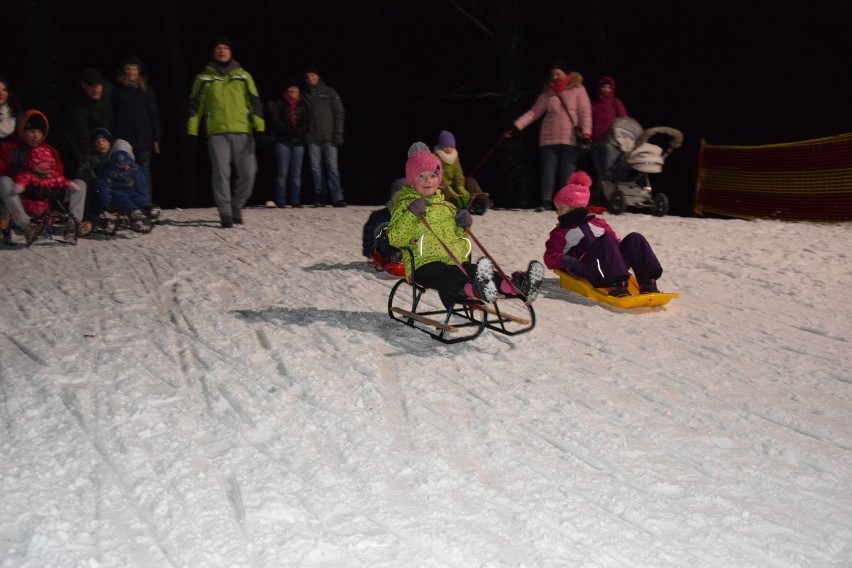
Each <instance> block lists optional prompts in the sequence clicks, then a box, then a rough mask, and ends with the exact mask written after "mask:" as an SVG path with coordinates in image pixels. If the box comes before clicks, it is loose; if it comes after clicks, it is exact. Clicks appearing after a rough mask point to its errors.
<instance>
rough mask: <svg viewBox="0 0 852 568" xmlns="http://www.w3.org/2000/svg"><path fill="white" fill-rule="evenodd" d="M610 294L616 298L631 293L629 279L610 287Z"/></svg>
mask: <svg viewBox="0 0 852 568" xmlns="http://www.w3.org/2000/svg"><path fill="white" fill-rule="evenodd" d="M608 290H609V295H610V296H613V297H614V298H624V297H625V296H629V295H630V290H629V289H628V288H627V281H626V280H623V281H621V282H618V283H616V284H615V285H614V286H610V287H609V288H608Z"/></svg>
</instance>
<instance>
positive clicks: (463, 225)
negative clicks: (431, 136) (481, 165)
mask: <svg viewBox="0 0 852 568" xmlns="http://www.w3.org/2000/svg"><path fill="white" fill-rule="evenodd" d="M408 156H409V157H408V161H407V162H406V164H405V185H403V187H402V189H401V190H399V193H398V194H397V196H396V204H395V205H394V207H393V210H392V212H391V220H390V224H389V225H388V239H389V240H390V244H391V245H392V246H395V247H397V248H399V249H406V250H404V253H403V261H404V262H405V275H406V276H407V277H408V278H409V279H412V278H413V279H414V281H415V282H416V283H417V284H419V285H421V286H425V287H426V288H433V289H435V290H437V291H438V294H439V295H440V297H441V302H442V303H443V304H444V306H445V307H446V308H447V309H450V308H451V307H452V306H453V305H454V304H456V303H457V302H468V301H471V300H473V301H484V302H488V303H491V302H494V301H495V300H496V299H497V295H498V293H500V292H503V293H506V294H513V293H516V292H515V290H518V291H520V292H521V294H523V296H524V297H526V299H527V301H529V302H531V301H532V300H534V299H535V297H536V296H537V294H538V287H539V285H540V284H541V280H542V278H543V277H544V267H543V266H542V264H541V263H540V262H538V261H536V260H534V261H532V262H530V263H529V266H528V268H527V270H526V272H520V271H519V272H515V273H513V274H512V276H511V280H512V282H506V281H505V280H503V278H501V277H500V276H498V275H496V274H495V271H494V265H493V263H492V262H491V259H489V258H488V257H487V256H484V257H482V258H480V259H479V261H478V262H477V263H476V264H473V263H471V261H470V253H471V250H472V245H471V240H470V239H469V238H468V234H467V232H466V229H467V228H468V227H470V226H471V224H472V223H473V219H472V217H471V215H470V212H469V211H467V210H466V209H456V207H455V205H453V204H452V203H450V202H449V201H447V200H446V199H445V198H444V195H443V194H442V193H441V191H440V190H439V188H440V185H441V178H442V174H443V171H442V170H443V168H442V165H441V160H440V159H439V158H438V157H437V156H436V155H435V154H433V153H432V152H430V151H429V148H428V146H426V145H425V144H423V143H422V142H416V143H415V144H413V145H412V146H411V148H409V150H408ZM408 251H411V252H410V253H409V252H408Z"/></svg>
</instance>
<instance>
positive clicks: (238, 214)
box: [231, 207, 243, 225]
mask: <svg viewBox="0 0 852 568" xmlns="http://www.w3.org/2000/svg"><path fill="white" fill-rule="evenodd" d="M231 219H232V220H233V222H234V225H242V224H243V210H242V209H237V208H236V207H234V209H233V210H232V211H231Z"/></svg>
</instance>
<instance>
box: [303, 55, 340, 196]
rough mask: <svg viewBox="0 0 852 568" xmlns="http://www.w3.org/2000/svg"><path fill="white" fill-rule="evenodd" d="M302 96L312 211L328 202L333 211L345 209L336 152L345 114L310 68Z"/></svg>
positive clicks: (306, 69) (306, 71)
mask: <svg viewBox="0 0 852 568" xmlns="http://www.w3.org/2000/svg"><path fill="white" fill-rule="evenodd" d="M305 83H306V84H307V86H306V87H305V92H304V93H303V99H304V100H305V104H307V105H308V134H307V142H308V158H309V159H310V162H311V175H312V177H313V181H314V197H315V200H314V207H323V206H325V204H326V200H328V199H330V200H331V203H332V205H334V206H335V207H346V201H344V200H343V188H342V187H341V185H340V171H339V168H338V165H337V149H338V148H339V147H340V146H342V145H343V122H344V118H345V114H346V112H345V110H344V108H343V102H342V101H341V100H340V95H338V94H337V91H335V90H334V89H332V88H331V87H329V86H328V85H326V84H325V81H323V80H322V78H321V77H320V74H319V69H317V68H316V67H314V66H313V65H308V66H307V67H306V68H305Z"/></svg>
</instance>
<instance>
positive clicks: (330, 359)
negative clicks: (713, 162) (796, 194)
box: [0, 206, 852, 568]
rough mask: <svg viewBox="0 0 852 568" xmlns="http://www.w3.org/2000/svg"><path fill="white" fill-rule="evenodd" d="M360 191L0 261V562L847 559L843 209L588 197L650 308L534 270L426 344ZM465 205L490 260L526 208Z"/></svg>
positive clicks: (524, 248) (509, 258)
mask: <svg viewBox="0 0 852 568" xmlns="http://www.w3.org/2000/svg"><path fill="white" fill-rule="evenodd" d="M377 208H378V206H376V207H348V208H346V209H332V208H325V209H310V208H306V209H300V210H295V209H286V210H280V209H274V210H273V209H262V208H261V209H251V210H248V211H247V212H246V220H247V226H246V227H238V228H234V229H231V230H222V229H219V228H218V226H217V225H218V223H217V222H216V213H215V211H214V210H212V209H192V210H170V211H166V212H165V213H164V219H165V220H164V222H163V224H162V225H161V226H158V227H156V228H155V230H154V232H153V233H152V234H150V235H138V234H133V233H127V232H122V233H119V235H117V236H116V237H114V238H111V239H107V238H105V237H99V236H96V237H91V238H88V239H81V241H80V244H79V245H78V246H76V247H72V246H67V245H61V244H59V243H55V242H50V241H47V240H41V241H38V242H37V243H36V244H35V245H34V246H32V247H31V248H30V249H25V248H24V247H17V248H16V249H7V248H0V259H2V267H3V270H2V276H0V278H2V280H0V283H1V284H2V289H3V290H4V294H3V296H4V299H3V302H2V312H0V314H2V317H1V318H0V319H2V337H0V341H2V344H1V345H0V362H2V369H0V483H2V500H0V559H2V560H0V566H2V567H3V568H8V567H19V566H26V567H39V568H41V567H47V566H56V567H66V566H68V567H89V568H92V567H101V566H109V567H113V566H115V567H125V566H175V567H191V568H205V567H219V566H239V567H242V566H247V567H279V566H299V567H319V566H322V567H327V566H345V567H350V566H353V567H371V568H372V567H444V566H450V567H468V566H476V567H479V566H482V567H489V568H490V567H498V566H500V567H503V566H510V567H520V566H530V567H532V566H536V567H537V566H548V567H566V566H567V567H572V566H583V567H586V566H593V567H626V566H648V567H669V566H671V567H685V566H689V567H690V568H699V567H707V566H719V567H790V566H802V567H828V566H847V567H848V566H852V483H850V480H852V427H850V426H852V385H851V384H850V383H852V371H850V362H852V357H850V340H852V302H850V301H849V294H850V291H852V263H850V258H849V255H850V252H849V251H850V244H852V224H850V223H845V224H836V225H828V224H807V223H796V224H793V223H782V222H775V221H751V222H749V221H739V220H715V219H691V218H678V217H664V218H655V217H652V216H649V215H644V214H625V215H621V216H618V217H612V216H608V219H609V220H610V222H611V223H612V225H613V226H614V228H615V229H616V231H617V232H618V233H619V234H620V235H626V234H627V233H628V232H630V231H634V230H639V231H641V232H643V233H644V234H645V235H646V236H647V237H648V239H649V240H650V242H651V243H652V244H653V246H654V247H655V249H656V251H657V253H658V255H659V257H660V258H661V260H662V262H663V265H664V267H665V274H664V275H663V278H662V279H661V280H660V286H661V288H662V289H664V290H667V291H676V292H679V293H680V294H681V297H680V298H679V299H676V300H673V301H672V302H671V303H670V304H668V305H667V306H665V307H663V308H642V309H638V310H631V311H625V310H619V309H615V308H610V307H606V306H603V305H600V304H596V303H593V302H592V301H590V300H586V299H584V298H581V297H579V296H576V295H573V294H571V293H569V292H567V291H565V290H562V289H561V288H559V286H558V280H557V279H556V277H555V276H554V275H552V274H551V273H549V272H548V274H547V278H546V280H545V282H544V285H543V287H542V294H541V296H540V297H539V299H538V300H537V301H536V303H535V308H536V312H537V316H538V323H537V326H536V328H535V329H534V330H533V331H532V332H530V333H528V334H525V335H520V336H516V337H506V336H503V335H500V334H497V333H494V332H492V331H488V330H486V331H485V332H484V333H483V335H482V336H481V337H480V338H479V339H477V340H476V341H473V342H470V343H466V344H458V345H452V346H446V345H443V344H440V343H438V342H437V341H435V340H433V339H431V338H430V337H428V336H427V335H426V334H424V333H421V332H419V331H416V330H413V329H409V328H406V327H405V326H403V325H401V324H399V323H396V322H393V321H392V320H390V318H389V317H388V315H387V306H386V303H387V297H388V293H389V291H390V289H391V286H392V285H393V284H394V282H395V279H394V278H392V277H390V276H388V275H385V274H381V273H376V272H374V271H372V270H371V269H368V268H367V267H366V264H365V262H364V259H363V258H362V257H361V254H360V253H361V229H362V226H363V224H364V222H365V221H366V218H367V216H368V214H369V213H370V212H371V211H373V210H375V209H377ZM474 220H475V223H474V227H473V228H474V232H475V234H476V235H477V236H478V237H479V239H480V240H481V241H482V242H483V244H485V246H486V247H487V248H488V249H489V252H491V253H492V254H493V255H494V256H495V258H496V260H497V262H498V263H499V264H500V265H501V266H502V267H504V268H505V269H506V270H509V269H515V268H518V267H523V266H525V265H526V263H527V261H528V260H530V259H532V258H540V257H541V254H542V253H543V250H544V241H545V239H546V237H547V234H548V232H549V230H550V229H551V227H552V226H553V225H554V223H555V216H553V215H552V214H546V213H534V212H531V211H490V212H488V214H487V215H485V216H483V217H475V218H474Z"/></svg>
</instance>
